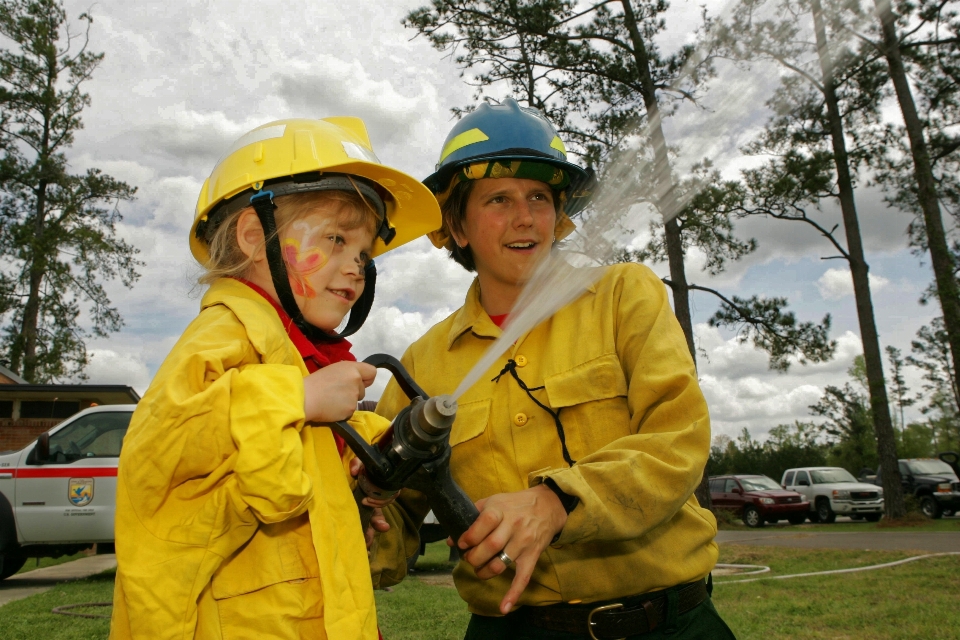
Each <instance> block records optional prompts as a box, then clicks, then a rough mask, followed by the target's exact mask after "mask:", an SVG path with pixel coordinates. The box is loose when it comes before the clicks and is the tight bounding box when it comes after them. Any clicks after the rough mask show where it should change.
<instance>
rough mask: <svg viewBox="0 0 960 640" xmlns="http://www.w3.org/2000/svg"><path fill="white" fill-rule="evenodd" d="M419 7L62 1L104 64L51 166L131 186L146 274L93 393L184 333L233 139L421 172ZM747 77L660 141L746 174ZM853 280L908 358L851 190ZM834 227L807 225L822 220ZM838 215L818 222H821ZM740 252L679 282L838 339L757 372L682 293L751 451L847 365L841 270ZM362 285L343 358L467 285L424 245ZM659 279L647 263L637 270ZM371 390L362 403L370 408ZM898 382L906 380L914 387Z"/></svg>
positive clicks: (457, 90) (917, 289) (434, 105)
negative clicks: (821, 325) (273, 132)
mask: <svg viewBox="0 0 960 640" xmlns="http://www.w3.org/2000/svg"><path fill="white" fill-rule="evenodd" d="M420 4H422V2H421V1H419V0H402V1H393V2H376V1H372V0H354V1H353V2H350V3H345V2H332V1H330V0H311V1H302V0H287V1H286V2H284V3H282V4H277V3H272V2H271V3H268V2H265V1H247V0H230V1H229V2H227V1H221V0H214V1H209V2H203V3H198V2H186V1H184V0H168V1H165V2H153V1H148V0H141V1H140V2H136V3H120V2H106V3H99V4H95V5H93V7H92V9H91V8H90V3H89V1H81V2H76V1H74V0H69V1H68V2H67V8H68V11H69V12H70V14H71V15H74V16H76V15H78V14H79V13H80V12H81V11H85V10H90V11H91V12H92V14H93V16H94V20H95V22H94V25H93V31H92V46H93V48H94V50H99V51H103V52H104V53H105V54H106V58H105V60H104V61H103V64H102V65H101V66H100V68H99V69H98V70H97V72H96V73H95V75H94V78H93V80H92V81H90V82H89V83H88V84H87V85H86V86H87V90H88V91H89V93H90V95H91V98H92V100H93V104H92V106H91V107H90V108H88V110H87V111H86V112H85V113H84V122H85V125H86V127H85V129H84V130H83V131H82V132H81V133H80V134H79V135H78V136H77V140H76V144H75V146H74V148H73V150H72V153H71V156H70V158H71V162H72V164H73V166H74V168H75V169H77V170H82V169H85V168H87V167H91V166H96V167H99V168H101V169H103V170H104V171H106V172H108V173H110V174H112V175H114V176H115V177H117V178H120V179H122V180H125V181H127V182H129V183H130V184H133V185H136V186H137V187H138V189H139V191H138V197H137V200H136V201H135V202H131V203H126V204H124V205H123V206H122V211H123V214H124V221H123V224H122V225H121V227H120V233H121V234H122V235H123V236H124V237H125V238H127V239H128V240H129V241H130V242H132V243H133V244H135V245H136V246H137V247H139V248H140V250H141V254H140V257H141V259H142V260H143V261H144V262H145V263H146V265H145V267H144V268H143V269H142V273H143V275H142V277H141V279H140V281H139V282H138V283H137V285H136V286H135V287H134V288H133V289H132V290H126V289H124V288H123V287H121V286H119V285H116V286H111V287H110V291H111V293H112V298H113V300H114V301H115V303H116V305H117V307H118V308H119V309H120V311H121V313H122V314H123V316H124V318H125V321H126V326H125V328H124V329H123V330H122V331H121V332H119V333H117V334H114V335H112V336H111V337H110V338H109V339H106V340H96V341H91V342H90V343H89V346H90V348H91V350H92V353H93V360H92V364H91V366H90V368H89V375H90V381H91V382H94V383H122V384H130V385H132V386H133V387H135V388H136V389H138V390H139V391H141V392H143V391H144V390H145V389H146V387H147V386H148V385H149V383H150V379H151V376H152V375H153V373H154V372H155V371H156V369H157V367H158V366H159V364H160V363H161V362H162V360H163V358H164V356H165V355H166V353H167V352H168V351H169V349H170V348H171V346H172V345H173V343H174V342H175V341H176V339H177V337H178V336H179V334H180V332H181V331H182V330H183V328H184V327H185V326H186V324H187V323H188V322H189V321H190V320H191V319H192V318H193V317H194V316H195V315H196V313H197V311H198V305H199V300H200V296H201V294H202V290H201V289H199V288H198V287H196V286H195V285H194V282H195V280H196V277H197V275H198V273H199V272H198V267H197V265H196V264H195V263H194V262H193V261H192V258H191V257H190V254H189V251H188V246H187V232H188V229H189V227H190V223H191V221H192V217H193V210H194V205H195V203H196V197H197V194H198V192H199V190H200V186H201V184H202V182H203V179H204V178H205V177H206V175H207V174H208V173H209V172H210V170H211V169H212V168H213V165H214V164H215V162H216V160H217V159H218V158H219V157H220V155H221V154H222V153H223V151H224V150H226V149H227V148H228V147H229V146H230V144H231V142H232V141H233V140H235V139H236V138H237V137H239V136H240V135H241V134H242V133H244V132H245V131H247V130H249V129H251V128H253V127H255V126H258V125H260V124H263V123H265V122H268V121H270V120H274V119H278V118H285V117H325V116H332V115H356V116H360V117H362V118H363V119H364V120H365V121H366V123H367V126H368V128H369V131H370V135H371V138H372V141H373V144H374V148H375V150H376V151H377V153H378V155H379V156H380V158H381V160H382V161H384V162H385V163H387V164H391V165H394V166H397V167H399V168H401V169H403V170H405V171H406V172H408V173H410V174H412V175H415V176H418V177H424V176H426V175H428V174H429V173H430V172H431V170H432V165H433V163H434V162H435V159H436V156H437V155H438V152H439V149H440V147H441V143H442V141H443V139H444V137H445V135H446V132H447V130H448V129H449V128H450V127H451V126H452V120H451V116H450V109H451V108H452V107H455V106H462V105H465V104H467V103H469V102H470V97H471V89H470V87H468V86H466V85H465V84H464V83H463V81H462V79H461V78H460V72H459V70H458V69H457V68H455V66H454V65H453V63H452V61H451V60H449V59H447V58H444V57H443V54H441V53H439V52H437V51H435V50H433V49H432V48H431V47H430V46H429V45H428V44H427V43H426V42H425V41H423V40H422V39H420V38H417V39H412V36H413V32H411V31H408V30H405V29H404V28H403V27H402V26H401V25H400V20H401V18H402V17H403V15H404V14H405V13H406V12H407V11H409V10H410V9H412V8H415V7H417V6H419V5H420ZM699 4H701V0H674V2H673V7H672V8H671V11H670V13H669V15H668V18H667V34H666V35H665V36H664V38H663V41H662V44H663V46H664V47H665V48H667V49H669V48H671V47H672V46H675V45H677V44H680V43H683V42H688V41H690V39H691V38H692V30H693V29H694V28H695V26H696V24H697V22H698V19H699V18H698V15H699V6H698V5H699ZM757 73H758V72H757V71H754V72H752V74H747V75H746V76H744V75H743V74H742V73H741V74H740V75H737V72H733V71H727V72H724V75H723V76H722V77H721V78H720V80H719V81H718V82H716V83H715V92H714V94H711V96H712V97H711V99H712V100H713V101H712V102H709V101H708V104H709V106H710V110H709V111H696V110H694V111H689V110H688V111H684V112H681V113H680V114H679V115H678V117H677V118H676V119H675V120H674V121H673V122H670V123H668V134H670V135H671V136H672V137H671V140H672V141H674V142H678V143H679V144H681V155H683V154H686V155H685V156H684V157H687V158H689V159H696V157H697V156H702V155H706V154H711V155H717V157H723V158H725V160H724V163H723V165H722V166H723V168H724V169H725V170H726V171H727V172H735V170H736V168H738V167H740V166H742V165H743V164H744V163H745V162H746V161H745V160H744V159H742V158H739V157H737V155H736V151H735V150H736V148H737V147H738V146H739V145H742V144H743V143H744V142H746V141H747V140H748V139H749V137H750V135H751V134H752V132H754V131H755V127H756V125H757V124H758V122H760V121H762V119H763V118H764V117H765V114H764V112H763V108H762V104H763V101H764V97H763V95H762V91H761V89H762V88H763V87H765V86H772V85H771V84H770V83H771V82H773V80H775V76H770V78H768V79H769V80H770V82H768V83H766V84H765V83H763V82H760V81H759V80H758V77H757ZM858 205H859V208H860V214H861V224H862V226H863V232H864V238H865V243H866V247H867V250H868V259H869V262H870V265H871V269H872V274H873V280H872V285H873V293H874V304H875V306H876V309H877V323H878V325H879V329H880V333H881V339H882V342H883V344H893V345H896V346H899V347H900V348H901V349H903V350H904V351H908V350H909V341H910V339H911V338H912V337H913V335H914V333H915V332H916V330H917V329H918V328H919V327H920V326H921V325H922V324H924V323H927V322H929V320H930V318H932V316H933V315H934V309H933V308H930V307H921V306H920V305H919V304H918V303H917V299H918V298H919V296H920V293H921V291H922V290H923V289H924V288H925V287H926V285H927V283H928V282H929V281H930V280H931V274H930V271H929V268H928V267H927V266H926V265H924V264H921V263H920V261H918V259H917V258H915V257H913V256H911V255H910V254H909V252H908V251H907V250H906V248H905V240H904V235H903V231H904V229H905V227H906V225H907V223H908V222H909V219H908V217H907V216H905V215H904V214H902V213H900V212H897V211H891V210H889V209H887V208H886V207H885V206H884V204H883V202H882V197H881V196H880V194H878V193H875V192H869V191H861V192H860V193H859V194H858ZM831 216H833V217H836V215H835V213H831V212H829V211H827V212H824V217H825V219H828V220H829V219H831ZM837 220H838V218H837ZM739 231H740V232H741V233H742V235H744V236H745V237H756V238H757V239H758V241H759V242H760V249H759V251H758V252H757V253H756V254H755V255H754V256H753V257H752V258H751V259H750V260H749V261H748V262H744V263H743V264H738V265H733V267H732V268H731V269H730V270H729V271H728V272H727V273H725V274H724V275H723V276H721V277H718V278H709V277H708V276H706V274H701V273H699V272H698V271H697V270H698V268H699V265H701V264H702V263H703V260H702V256H697V255H692V256H690V263H689V267H688V269H689V271H688V278H689V279H690V280H691V281H694V282H697V283H699V284H705V285H709V286H713V287H716V288H720V289H722V290H723V291H724V292H725V293H727V294H731V295H732V294H736V295H741V296H747V295H752V294H765V295H786V296H788V297H789V300H790V304H791V308H792V309H794V310H795V311H796V312H797V314H798V316H799V317H800V319H803V320H819V319H820V318H822V317H823V316H824V314H826V313H830V314H832V316H833V321H834V324H833V327H834V329H833V336H834V337H835V338H836V339H837V340H838V342H839V348H838V350H837V357H836V359H835V360H834V361H833V362H830V363H828V364H823V365H817V366H805V367H804V366H800V365H796V366H793V367H792V368H791V369H790V372H789V373H788V374H785V375H783V374H777V373H773V372H771V371H769V370H768V368H767V358H766V356H765V355H764V354H763V353H761V352H758V351H755V350H753V349H752V348H751V347H749V346H748V345H740V344H739V343H738V342H737V340H736V339H735V336H733V335H731V334H729V333H726V332H722V331H717V330H715V329H711V328H709V327H708V326H707V325H706V324H705V322H706V320H707V318H709V317H710V315H711V314H712V313H713V311H714V310H715V307H716V305H715V303H714V301H713V300H712V299H711V298H710V297H709V296H707V295H706V294H697V295H695V296H694V298H693V305H694V312H695V318H694V320H695V322H696V323H698V324H697V341H698V345H699V347H700V348H701V350H702V351H703V355H702V356H701V358H700V375H701V383H702V386H703V389H704V392H705V393H706V395H707V398H708V401H709V402H710V406H711V412H712V415H713V420H714V430H715V433H725V434H728V435H735V434H737V433H738V432H739V431H740V430H741V429H742V428H744V427H746V428H749V429H750V430H751V432H752V433H753V434H754V435H755V436H758V437H762V436H763V434H765V433H766V432H767V430H769V429H770V428H771V427H773V426H776V425H777V424H780V423H784V422H790V421H793V420H795V419H806V418H807V417H808V411H807V407H808V406H809V405H810V404H812V403H814V402H815V401H816V400H817V399H818V398H819V396H820V393H821V390H822V388H823V386H825V385H827V384H840V383H842V382H843V381H844V380H845V379H846V373H845V371H846V369H847V368H848V367H849V366H850V363H851V361H852V359H853V357H854V356H855V355H856V354H857V353H859V352H860V349H861V348H860V344H859V337H858V331H857V322H856V316H855V313H854V304H853V296H852V286H851V284H850V280H849V274H848V273H847V271H846V270H845V269H844V265H843V264H842V263H841V262H839V261H824V260H821V258H822V257H826V256H829V255H831V252H830V251H829V247H828V246H827V245H826V244H825V243H824V242H823V240H822V239H821V238H819V237H818V236H816V235H815V234H814V233H811V232H810V231H808V230H807V229H804V228H798V226H797V225H792V224H784V223H778V222H773V221H762V220H757V221H751V222H749V223H746V224H743V225H741V226H740V227H739ZM378 263H379V265H380V273H381V282H380V283H378V287H377V290H378V298H377V301H376V303H375V305H374V310H373V312H372V314H371V317H370V320H368V322H367V325H366V326H365V327H364V329H363V330H362V331H361V332H360V333H359V334H358V335H357V336H355V338H356V339H355V340H354V343H355V347H356V348H355V352H356V353H357V355H358V356H359V357H364V356H366V355H368V354H370V353H374V352H387V353H392V354H394V355H397V356H399V355H400V354H401V353H402V352H403V350H404V348H405V347H406V346H407V345H408V344H409V343H410V342H411V341H412V340H414V339H416V338H417V337H418V336H420V335H421V334H422V333H423V332H424V331H425V330H426V329H427V328H428V327H430V326H431V325H432V324H433V323H435V322H437V321H439V320H441V319H443V318H444V317H446V316H447V315H448V314H449V313H450V312H451V311H453V310H454V309H456V308H457V307H458V306H459V305H460V304H461V302H462V300H463V295H464V292H465V291H466V289H467V287H468V285H469V283H470V281H471V277H470V276H469V275H468V274H467V273H466V272H465V271H463V270H462V269H461V268H460V267H458V266H457V265H456V264H455V263H453V262H452V261H450V260H448V259H447V258H446V257H445V255H444V253H442V252H440V251H436V250H434V249H433V248H432V246H431V245H430V244H429V242H427V241H426V240H425V239H422V240H419V241H417V242H414V243H411V244H410V245H408V246H407V247H404V248H402V249H400V250H397V251H394V252H391V253H390V254H388V255H387V256H385V257H384V258H383V259H381V260H378ZM651 266H652V267H653V268H654V269H655V270H656V271H657V272H658V273H660V274H662V275H666V271H667V269H666V266H665V265H651ZM383 384H385V380H383V379H380V380H378V382H377V385H376V386H375V387H374V388H373V391H372V392H371V394H370V397H377V396H378V395H379V392H380V389H382V386H383ZM914 386H915V387H916V386H918V385H917V384H915V385H914Z"/></svg>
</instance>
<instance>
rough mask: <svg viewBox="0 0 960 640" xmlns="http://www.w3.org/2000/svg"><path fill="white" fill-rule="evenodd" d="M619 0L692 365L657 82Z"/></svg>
mask: <svg viewBox="0 0 960 640" xmlns="http://www.w3.org/2000/svg"><path fill="white" fill-rule="evenodd" d="M620 2H621V5H623V17H624V23H625V24H626V27H627V30H628V31H629V33H630V43H631V45H633V59H634V63H635V64H636V65H637V72H638V73H639V74H640V86H641V91H640V94H641V96H642V97H643V105H644V107H645V108H646V110H647V129H648V131H649V134H650V142H651V144H652V145H653V154H654V171H655V173H656V180H657V195H658V198H659V202H658V208H659V209H660V212H661V213H662V214H663V215H664V218H669V219H666V220H665V222H664V234H665V236H666V237H665V240H666V247H667V262H668V263H669V265H670V280H671V283H670V288H671V289H672V290H673V311H674V313H675V314H676V316H677V320H678V321H679V322H680V327H681V328H682V329H683V334H684V337H686V339H687V348H689V349H690V357H692V358H693V362H694V365H696V362H697V352H696V348H695V346H694V343H693V321H692V320H691V318H690V288H689V287H688V286H687V276H686V271H685V269H684V264H683V258H684V256H683V239H682V237H681V235H680V224H679V223H678V222H677V219H676V215H677V214H678V213H679V209H678V206H677V202H676V194H675V193H674V186H675V185H676V182H675V181H674V179H673V170H672V169H671V167H670V160H669V158H668V157H667V140H666V137H665V136H664V135H663V122H662V119H661V116H660V105H659V104H657V90H656V85H655V84H654V82H653V75H652V74H651V73H650V58H649V56H648V55H647V47H646V45H645V43H644V42H643V36H642V35H641V34H640V29H639V28H638V27H637V17H636V13H634V10H633V5H632V3H631V0H620ZM696 495H697V501H698V502H699V503H700V506H702V507H703V508H705V509H709V508H710V507H711V502H712V501H711V500H710V482H709V478H708V477H707V474H706V468H704V473H703V476H702V477H701V478H700V485H699V486H698V487H697V490H696Z"/></svg>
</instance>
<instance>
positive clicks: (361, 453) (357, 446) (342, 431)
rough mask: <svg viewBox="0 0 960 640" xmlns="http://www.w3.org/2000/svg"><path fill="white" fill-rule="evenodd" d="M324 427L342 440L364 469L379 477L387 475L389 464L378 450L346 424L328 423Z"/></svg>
mask: <svg viewBox="0 0 960 640" xmlns="http://www.w3.org/2000/svg"><path fill="white" fill-rule="evenodd" d="M326 425H327V426H329V427H330V428H331V429H332V430H333V431H334V432H335V433H336V434H337V435H339V436H340V437H341V438H343V439H344V441H345V442H346V443H347V446H348V447H350V448H351V449H352V450H353V453H354V454H355V455H356V456H357V457H358V458H360V462H362V463H363V466H364V467H366V468H367V469H371V470H374V471H375V472H376V473H380V474H381V475H389V473H390V462H389V461H388V460H387V458H386V457H385V456H384V455H383V454H382V453H380V449H379V448H377V447H376V446H374V445H372V444H370V443H369V442H367V441H366V440H364V439H363V437H362V436H361V435H360V434H359V433H357V431H356V429H354V428H353V427H351V426H350V424H349V423H348V422H346V421H345V420H340V421H338V422H328V423H326Z"/></svg>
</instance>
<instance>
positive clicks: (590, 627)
mask: <svg viewBox="0 0 960 640" xmlns="http://www.w3.org/2000/svg"><path fill="white" fill-rule="evenodd" d="M611 609H623V605H622V604H620V603H619V602H617V603H615V604H605V605H603V606H602V607H596V608H595V609H592V610H591V611H590V613H589V614H587V631H588V632H589V633H590V637H591V638H592V639H593V640H601V639H600V638H598V637H597V636H595V635H594V633H593V625H595V624H596V622H594V621H593V616H594V614H597V613H601V612H603V611H610V610H611ZM619 640H627V639H626V638H620V639H619Z"/></svg>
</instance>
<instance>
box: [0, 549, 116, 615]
mask: <svg viewBox="0 0 960 640" xmlns="http://www.w3.org/2000/svg"><path fill="white" fill-rule="evenodd" d="M28 562H29V561H28ZM116 566H117V557H116V556H115V555H112V554H104V555H102V556H90V557H88V558H80V559H79V560H73V561H72V562H64V563H63V564H58V565H55V566H52V567H44V568H43V569H34V570H33V571H25V572H23V573H18V574H16V575H13V576H10V577H9V578H7V579H6V580H4V581H2V582H0V607H2V606H3V605H5V604H7V603H8V602H13V601H14V600H20V599H22V598H26V597H28V596H32V595H35V594H37V593H43V592H44V591H47V590H48V589H51V588H53V587H54V586H56V584H57V583H59V582H68V581H70V580H79V579H81V578H87V577H89V576H92V575H96V574H98V573H101V572H103V571H106V570H108V569H113V568H114V567H116Z"/></svg>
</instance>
